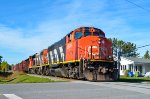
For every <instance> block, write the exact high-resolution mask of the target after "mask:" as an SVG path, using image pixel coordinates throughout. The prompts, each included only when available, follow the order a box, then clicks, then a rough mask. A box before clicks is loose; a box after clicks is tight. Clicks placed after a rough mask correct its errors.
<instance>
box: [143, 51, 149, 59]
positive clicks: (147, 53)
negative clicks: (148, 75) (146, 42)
mask: <svg viewBox="0 0 150 99" xmlns="http://www.w3.org/2000/svg"><path fill="white" fill-rule="evenodd" d="M144 58H145V59H150V55H149V51H148V50H147V51H146V52H145V54H144Z"/></svg>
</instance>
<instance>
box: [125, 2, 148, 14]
mask: <svg viewBox="0 0 150 99" xmlns="http://www.w3.org/2000/svg"><path fill="white" fill-rule="evenodd" d="M125 1H127V2H129V3H131V4H133V5H135V6H137V7H139V8H141V9H143V10H145V11H147V12H150V10H149V9H146V8H144V7H142V6H140V5H138V4H136V3H134V2H132V1H129V0H125Z"/></svg>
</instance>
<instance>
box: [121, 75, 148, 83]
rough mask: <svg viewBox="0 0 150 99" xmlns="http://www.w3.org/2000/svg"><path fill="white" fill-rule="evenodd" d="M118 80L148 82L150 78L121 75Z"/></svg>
mask: <svg viewBox="0 0 150 99" xmlns="http://www.w3.org/2000/svg"><path fill="white" fill-rule="evenodd" d="M119 81H121V82H150V78H145V77H124V76H121V77H120V79H119Z"/></svg>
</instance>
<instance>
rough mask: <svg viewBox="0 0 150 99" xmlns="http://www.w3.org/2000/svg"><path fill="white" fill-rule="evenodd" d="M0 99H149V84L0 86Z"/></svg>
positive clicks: (101, 83) (109, 83)
mask: <svg viewBox="0 0 150 99" xmlns="http://www.w3.org/2000/svg"><path fill="white" fill-rule="evenodd" d="M10 97H11V98H10ZM0 99H150V83H124V82H88V81H73V82H60V83H34V84H0Z"/></svg>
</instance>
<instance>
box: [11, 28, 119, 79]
mask: <svg viewBox="0 0 150 99" xmlns="http://www.w3.org/2000/svg"><path fill="white" fill-rule="evenodd" d="M14 70H20V71H26V72H28V73H34V74H39V75H51V76H59V77H67V78H74V79H86V80H90V81H93V80H94V81H114V80H117V79H118V78H117V77H118V70H117V65H116V62H115V61H114V60H113V51H112V43H111V42H110V41H109V40H108V39H107V38H106V37H105V33H104V32H103V31H102V30H101V29H98V28H94V27H80V28H77V29H75V30H73V31H71V32H70V33H69V34H67V35H66V36H65V37H64V38H62V39H61V40H60V41H58V42H56V43H54V44H52V45H51V46H49V47H48V48H46V49H43V50H42V51H41V52H40V53H35V54H34V55H31V56H29V58H27V59H26V60H23V61H22V62H21V63H18V64H17V65H16V66H14Z"/></svg>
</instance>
